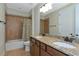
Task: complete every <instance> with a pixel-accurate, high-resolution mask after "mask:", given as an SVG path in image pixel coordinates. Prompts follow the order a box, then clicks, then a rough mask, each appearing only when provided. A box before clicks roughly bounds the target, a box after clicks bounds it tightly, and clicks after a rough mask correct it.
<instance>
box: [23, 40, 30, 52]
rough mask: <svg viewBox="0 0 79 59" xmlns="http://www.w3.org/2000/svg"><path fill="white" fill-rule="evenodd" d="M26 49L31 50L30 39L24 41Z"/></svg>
mask: <svg viewBox="0 0 79 59" xmlns="http://www.w3.org/2000/svg"><path fill="white" fill-rule="evenodd" d="M24 47H25V51H30V41H25V42H24Z"/></svg>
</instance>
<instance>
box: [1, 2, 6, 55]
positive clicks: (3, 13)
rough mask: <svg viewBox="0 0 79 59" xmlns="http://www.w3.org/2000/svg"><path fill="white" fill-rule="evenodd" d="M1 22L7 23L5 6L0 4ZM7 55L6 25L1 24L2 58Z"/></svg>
mask: <svg viewBox="0 0 79 59" xmlns="http://www.w3.org/2000/svg"><path fill="white" fill-rule="evenodd" d="M0 21H5V5H4V4H1V3H0ZM1 55H5V24H4V23H0V56H1Z"/></svg>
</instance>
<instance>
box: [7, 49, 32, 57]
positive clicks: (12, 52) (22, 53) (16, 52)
mask: <svg viewBox="0 0 79 59" xmlns="http://www.w3.org/2000/svg"><path fill="white" fill-rule="evenodd" d="M6 56H30V52H29V51H25V50H24V49H15V50H10V51H6Z"/></svg>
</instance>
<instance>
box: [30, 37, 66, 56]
mask: <svg viewBox="0 0 79 59" xmlns="http://www.w3.org/2000/svg"><path fill="white" fill-rule="evenodd" d="M48 38H49V39H48ZM42 39H43V40H45V39H46V37H41V36H39V37H36V38H35V37H31V38H30V53H31V55H32V56H67V55H68V54H66V53H63V52H62V51H60V50H58V49H56V48H54V47H53V46H51V45H49V44H48V43H49V41H50V37H47V39H46V40H45V41H43V40H42ZM52 39H53V40H54V39H57V38H52ZM41 40H42V41H41ZM47 40H48V41H47ZM50 44H52V41H51V42H50Z"/></svg>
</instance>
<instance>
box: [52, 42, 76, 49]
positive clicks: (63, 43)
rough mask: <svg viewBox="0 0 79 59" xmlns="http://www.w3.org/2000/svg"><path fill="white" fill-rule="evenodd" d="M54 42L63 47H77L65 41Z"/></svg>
mask: <svg viewBox="0 0 79 59" xmlns="http://www.w3.org/2000/svg"><path fill="white" fill-rule="evenodd" d="M53 44H55V45H58V46H60V47H63V48H76V47H75V46H73V45H71V44H68V43H65V42H54V43H53Z"/></svg>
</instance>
